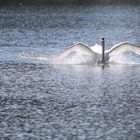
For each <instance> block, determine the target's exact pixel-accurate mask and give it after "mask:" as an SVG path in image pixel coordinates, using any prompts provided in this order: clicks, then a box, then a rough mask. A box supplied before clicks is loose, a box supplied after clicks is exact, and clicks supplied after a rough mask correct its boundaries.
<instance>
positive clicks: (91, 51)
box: [53, 42, 140, 65]
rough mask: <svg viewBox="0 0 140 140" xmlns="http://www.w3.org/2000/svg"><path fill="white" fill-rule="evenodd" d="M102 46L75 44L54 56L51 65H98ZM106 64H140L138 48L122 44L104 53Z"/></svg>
mask: <svg viewBox="0 0 140 140" xmlns="http://www.w3.org/2000/svg"><path fill="white" fill-rule="evenodd" d="M101 59H102V46H101V45H99V44H95V45H94V46H91V47H90V46H88V45H86V44H83V43H76V44H74V45H72V46H69V47H68V48H66V49H64V50H63V51H62V52H60V53H58V54H56V55H55V56H54V59H53V64H73V65H74V64H98V63H100V62H102V60H101ZM105 62H106V63H123V64H135V63H139V64H140V47H138V46H135V45H132V44H130V43H126V42H122V43H119V44H116V45H114V46H113V47H112V48H111V49H109V50H106V51H105Z"/></svg>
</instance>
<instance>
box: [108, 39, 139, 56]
mask: <svg viewBox="0 0 140 140" xmlns="http://www.w3.org/2000/svg"><path fill="white" fill-rule="evenodd" d="M126 51H127V52H128V51H129V52H133V53H135V54H138V55H140V46H136V45H132V44H130V43H126V42H122V43H119V44H116V45H115V46H113V47H112V48H111V49H110V50H108V51H107V52H108V53H109V56H111V55H118V54H121V53H124V52H126Z"/></svg>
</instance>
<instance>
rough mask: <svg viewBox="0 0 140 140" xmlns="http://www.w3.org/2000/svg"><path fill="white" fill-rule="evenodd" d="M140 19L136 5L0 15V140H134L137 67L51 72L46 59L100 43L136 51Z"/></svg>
mask: <svg viewBox="0 0 140 140" xmlns="http://www.w3.org/2000/svg"><path fill="white" fill-rule="evenodd" d="M139 19H140V8H139V6H134V5H133V6H132V5H126V6H62V7H55V6H50V7H1V8H0V60H1V61H0V139H2V140H5V139H10V140H15V139H19V140H26V139H27V140H28V139H33V140H39V139H44V140H46V139H48V140H49V139H52V140H59V139H66V140H78V139H79V140H85V139H87V140H91V139H97V140H101V139H103V140H104V139H107V140H119V139H122V140H138V139H139V138H140V117H139V116H140V94H139V93H140V85H139V83H140V78H139V77H140V66H139V65H131V64H129V65H118V64H114V65H113V64H110V65H107V66H105V67H104V68H103V67H102V66H94V65H52V64H49V63H47V62H46V61H45V58H46V57H47V54H48V53H51V54H55V53H57V52H60V50H61V49H64V48H65V47H67V46H69V45H71V44H73V43H76V42H84V43H86V44H88V45H94V44H95V43H96V42H97V43H100V38H101V36H104V37H105V38H107V41H106V48H107V49H109V48H111V47H112V46H113V45H115V44H116V43H119V42H122V41H127V42H130V43H132V44H135V45H138V46H139V45H140V39H139V37H140V36H139V33H140V28H139V25H140V20H139ZM23 56H24V57H23ZM25 56H26V57H25ZM32 56H33V57H32ZM35 56H36V57H37V58H39V57H40V58H41V59H40V60H38V59H36V57H35ZM42 57H43V58H44V60H42ZM138 60H139V59H138Z"/></svg>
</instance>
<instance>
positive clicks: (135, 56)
mask: <svg viewBox="0 0 140 140" xmlns="http://www.w3.org/2000/svg"><path fill="white" fill-rule="evenodd" d="M107 55H108V59H109V62H110V63H121V64H140V47H138V46H135V45H132V44H130V43H125V42H124V43H120V44H116V45H115V46H114V47H112V48H111V49H110V50H108V51H107Z"/></svg>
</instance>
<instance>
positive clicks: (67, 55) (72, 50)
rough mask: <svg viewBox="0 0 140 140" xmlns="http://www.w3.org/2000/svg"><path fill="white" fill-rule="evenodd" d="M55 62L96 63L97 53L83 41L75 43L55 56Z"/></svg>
mask: <svg viewBox="0 0 140 140" xmlns="http://www.w3.org/2000/svg"><path fill="white" fill-rule="evenodd" d="M53 63H54V64H95V63H97V54H96V53H95V52H93V51H92V50H91V49H90V48H89V47H88V46H87V45H85V44H83V43H77V44H74V45H72V46H70V47H68V48H66V49H65V50H63V51H62V52H60V53H59V54H57V55H56V56H55V57H54V61H53Z"/></svg>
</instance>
